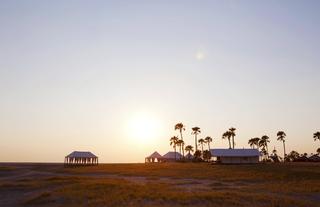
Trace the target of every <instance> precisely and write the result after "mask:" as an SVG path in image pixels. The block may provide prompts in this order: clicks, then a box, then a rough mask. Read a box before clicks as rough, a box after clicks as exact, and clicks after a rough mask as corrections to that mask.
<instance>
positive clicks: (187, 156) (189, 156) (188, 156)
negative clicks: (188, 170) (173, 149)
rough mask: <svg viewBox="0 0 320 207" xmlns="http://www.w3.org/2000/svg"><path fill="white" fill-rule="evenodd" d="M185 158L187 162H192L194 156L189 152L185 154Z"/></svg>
mask: <svg viewBox="0 0 320 207" xmlns="http://www.w3.org/2000/svg"><path fill="white" fill-rule="evenodd" d="M185 158H186V159H187V160H192V159H193V158H194V156H193V155H192V154H191V153H190V152H189V153H188V154H186V156H185Z"/></svg>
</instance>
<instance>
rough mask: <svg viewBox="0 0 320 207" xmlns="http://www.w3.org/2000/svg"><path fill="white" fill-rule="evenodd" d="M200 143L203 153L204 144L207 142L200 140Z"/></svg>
mask: <svg viewBox="0 0 320 207" xmlns="http://www.w3.org/2000/svg"><path fill="white" fill-rule="evenodd" d="M198 142H199V144H200V145H201V152H202V153H203V144H204V143H205V142H206V141H204V139H202V138H201V139H199V140H198Z"/></svg>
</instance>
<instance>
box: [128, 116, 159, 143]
mask: <svg viewBox="0 0 320 207" xmlns="http://www.w3.org/2000/svg"><path fill="white" fill-rule="evenodd" d="M159 126H160V124H159V121H158V120H157V119H156V118H155V117H154V116H152V115H150V114H147V113H137V114H134V115H133V116H132V117H131V118H130V119H129V121H128V131H127V133H128V136H129V137H130V138H131V139H133V140H134V141H135V142H139V143H150V142H151V141H152V140H154V139H155V138H156V137H157V136H158V134H159Z"/></svg>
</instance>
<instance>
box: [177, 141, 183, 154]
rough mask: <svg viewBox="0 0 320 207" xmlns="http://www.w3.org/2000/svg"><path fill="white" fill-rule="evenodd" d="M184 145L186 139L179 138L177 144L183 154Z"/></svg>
mask: <svg viewBox="0 0 320 207" xmlns="http://www.w3.org/2000/svg"><path fill="white" fill-rule="evenodd" d="M183 145H184V141H183V140H182V139H179V140H178V141H177V146H179V152H180V154H181V149H182V147H183Z"/></svg>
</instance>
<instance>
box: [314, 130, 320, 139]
mask: <svg viewBox="0 0 320 207" xmlns="http://www.w3.org/2000/svg"><path fill="white" fill-rule="evenodd" d="M313 138H314V141H317V139H318V140H319V141H320V132H315V133H314V134H313Z"/></svg>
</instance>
